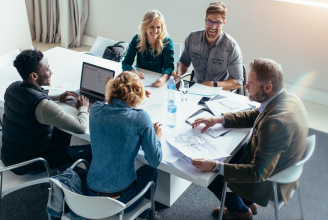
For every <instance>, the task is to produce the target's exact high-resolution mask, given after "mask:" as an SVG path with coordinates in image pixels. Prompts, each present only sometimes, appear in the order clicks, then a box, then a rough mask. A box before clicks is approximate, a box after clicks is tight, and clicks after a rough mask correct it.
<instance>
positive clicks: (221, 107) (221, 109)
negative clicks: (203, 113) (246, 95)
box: [205, 97, 250, 116]
mask: <svg viewBox="0 0 328 220" xmlns="http://www.w3.org/2000/svg"><path fill="white" fill-rule="evenodd" d="M205 105H206V106H207V107H208V108H209V109H210V110H211V111H212V112H213V114H214V115H215V116H220V115H221V114H222V113H226V112H238V111H242V110H245V109H249V108H250V106H249V105H248V104H247V103H246V102H245V101H243V100H241V99H240V98H239V97H236V98H235V97H231V98H225V99H218V100H213V101H208V102H205Z"/></svg>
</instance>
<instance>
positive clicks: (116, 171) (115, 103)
mask: <svg viewBox="0 0 328 220" xmlns="http://www.w3.org/2000/svg"><path fill="white" fill-rule="evenodd" d="M144 97H145V89H144V87H143V85H142V83H141V81H140V79H139V77H138V76H137V75H136V74H135V73H132V72H129V71H124V72H122V73H121V74H120V75H118V76H117V77H116V79H112V80H110V81H109V82H108V84H107V88H106V101H107V102H108V104H105V103H102V102H96V103H95V104H94V105H93V106H92V107H91V110H90V123H89V127H90V139H91V148H92V161H91V165H90V169H89V172H88V176H87V184H86V185H87V186H86V194H87V195H88V196H105V197H111V198H114V199H117V200H119V201H120V202H123V203H128V202H129V201H130V200H131V199H132V198H134V197H135V196H136V195H137V194H138V193H139V192H141V191H142V189H143V188H144V187H145V186H146V185H147V184H148V183H149V182H150V181H154V183H155V190H156V181H157V169H156V167H157V166H158V165H159V164H160V162H161V160H162V148H161V140H160V138H161V136H162V130H161V128H160V126H159V124H158V122H157V123H155V124H153V123H152V121H151V119H150V117H149V115H148V113H147V112H146V111H145V110H142V109H137V108H135V107H137V106H138V105H139V104H140V103H141V102H142V100H143V99H144ZM140 146H141V147H142V149H143V151H144V152H145V158H146V160H147V162H148V164H149V165H144V166H142V167H141V168H139V169H138V170H137V171H136V170H135V161H136V157H137V154H138V151H139V149H140ZM145 198H148V199H150V192H147V193H146V195H145ZM141 201H142V198H141V199H140V200H138V202H136V203H134V204H133V205H132V206H130V207H129V208H128V209H127V210H126V211H129V210H130V209H133V208H134V207H135V206H137V205H138V204H139V203H140V202H141ZM148 214H149V209H148V210H146V211H144V212H143V213H141V214H140V216H139V218H140V219H146V218H147V217H148ZM157 217H158V216H157Z"/></svg>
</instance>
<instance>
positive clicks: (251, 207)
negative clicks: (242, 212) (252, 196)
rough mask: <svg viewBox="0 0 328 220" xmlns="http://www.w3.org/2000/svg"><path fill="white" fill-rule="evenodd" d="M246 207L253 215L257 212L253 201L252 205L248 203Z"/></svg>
mask: <svg viewBox="0 0 328 220" xmlns="http://www.w3.org/2000/svg"><path fill="white" fill-rule="evenodd" d="M247 207H248V208H250V209H251V211H252V213H253V215H256V214H257V205H256V203H253V204H252V205H248V206H247Z"/></svg>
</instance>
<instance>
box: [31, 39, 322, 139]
mask: <svg viewBox="0 0 328 220" xmlns="http://www.w3.org/2000/svg"><path fill="white" fill-rule="evenodd" d="M33 46H34V48H36V49H37V50H41V51H47V50H50V49H51V48H54V47H60V46H61V45H60V43H59V44H44V43H42V42H39V43H37V42H35V41H33ZM69 49H70V50H74V51H78V52H81V51H90V49H91V47H90V46H86V45H82V47H75V48H69ZM303 103H304V105H305V108H306V110H307V112H308V116H309V120H308V122H309V127H310V128H313V129H316V130H319V131H322V132H326V133H328V126H327V125H328V114H327V112H328V106H324V105H320V104H316V103H312V102H309V101H303Z"/></svg>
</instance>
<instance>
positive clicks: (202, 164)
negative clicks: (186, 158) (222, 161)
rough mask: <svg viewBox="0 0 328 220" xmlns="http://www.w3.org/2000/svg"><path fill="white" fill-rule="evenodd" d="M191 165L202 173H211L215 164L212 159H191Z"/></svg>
mask: <svg viewBox="0 0 328 220" xmlns="http://www.w3.org/2000/svg"><path fill="white" fill-rule="evenodd" d="M191 164H192V165H194V166H195V167H197V168H198V169H199V170H200V171H202V172H212V171H213V169H214V167H215V165H216V163H215V161H214V160H212V159H206V158H202V159H191Z"/></svg>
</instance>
